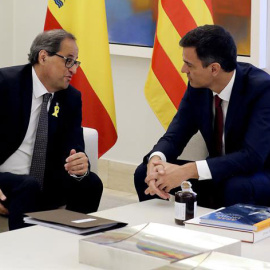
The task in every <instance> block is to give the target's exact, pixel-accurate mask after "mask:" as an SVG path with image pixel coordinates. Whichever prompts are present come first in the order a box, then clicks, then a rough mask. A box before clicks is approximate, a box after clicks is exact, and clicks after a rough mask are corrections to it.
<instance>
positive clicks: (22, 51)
mask: <svg viewBox="0 0 270 270" xmlns="http://www.w3.org/2000/svg"><path fill="white" fill-rule="evenodd" d="M46 8H47V1H45V0H43V1H40V0H39V1H38V0H0V31H1V32H0V33H1V35H0V44H1V50H0V67H3V66H8V65H17V64H24V63H26V62H27V54H28V51H29V48H30V45H31V42H32V41H33V39H34V37H35V36H36V35H37V34H38V33H39V32H41V31H42V30H43V26H44V20H45V15H46ZM268 9H269V12H268V13H270V7H268ZM268 25H269V27H268V29H270V22H268ZM268 44H270V34H269V36H268ZM268 48H269V46H268ZM111 60H112V73H113V82H114V93H115V105H116V116H117V127H118V141H117V143H116V144H115V146H114V147H113V148H112V149H111V150H110V151H108V152H107V153H106V154H105V155H104V156H103V158H104V159H109V160H114V161H119V162H124V163H130V164H138V163H140V162H141V161H142V157H143V155H144V154H146V153H147V151H149V150H150V149H151V148H152V146H153V145H154V144H155V143H156V141H157V139H158V138H159V137H160V136H161V135H162V134H163V133H164V130H163V128H162V126H161V125H160V123H159V122H158V120H157V118H156V117H155V115H154V113H153V112H152V111H151V109H150V107H149V106H148V104H147V101H146V99H145V97H144V92H143V91H144V83H145V80H146V77H147V73H148V69H149V65H150V59H148V58H137V57H129V56H117V55H112V57H111ZM269 67H270V53H269V51H268V70H270V68H269ZM201 143H202V141H201V139H200V137H199V138H198V137H197V138H195V140H193V141H192V142H191V144H190V146H189V149H188V150H187V151H185V155H184V158H187V159H199V158H203V157H204V156H205V154H206V153H205V149H201V147H200V146H199V145H200V144H201ZM198 149H201V151H199V152H198V151H197V150H198ZM195 153H196V154H195Z"/></svg>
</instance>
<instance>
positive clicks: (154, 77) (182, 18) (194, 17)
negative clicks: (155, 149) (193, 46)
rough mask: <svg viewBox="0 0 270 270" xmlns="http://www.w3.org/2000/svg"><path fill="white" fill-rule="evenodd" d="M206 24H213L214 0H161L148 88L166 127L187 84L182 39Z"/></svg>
mask: <svg viewBox="0 0 270 270" xmlns="http://www.w3.org/2000/svg"><path fill="white" fill-rule="evenodd" d="M204 24H213V18H212V5H211V0H173V1H172V0H159V3H158V22H157V30H156V36H155V44H154V50H153V55H152V62H151V67H150V70H149V74H148V78H147V81H146V85H145V90H144V91H145V96H146V98H147V100H148V103H149V105H150V107H151V108H152V110H153V111H154V113H155V114H156V116H157V118H158V119H159V121H160V122H161V124H162V126H163V127H164V128H165V129H167V128H168V126H169V124H170V122H171V121H172V118H173V116H174V115H175V114H176V111H177V108H178V106H179V104H180V101H181V99H182V97H183V95H184V92H185V89H186V85H187V77H186V76H185V74H182V73H181V67H182V65H183V60H182V48H181V47H180V46H179V41H180V39H181V37H183V36H184V35H185V34H186V33H187V32H188V31H189V30H191V29H194V28H196V27H197V26H200V25H204Z"/></svg>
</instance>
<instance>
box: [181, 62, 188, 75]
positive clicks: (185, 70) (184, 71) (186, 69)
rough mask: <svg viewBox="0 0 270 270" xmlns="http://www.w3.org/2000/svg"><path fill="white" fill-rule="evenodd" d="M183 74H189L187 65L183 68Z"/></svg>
mask: <svg viewBox="0 0 270 270" xmlns="http://www.w3.org/2000/svg"><path fill="white" fill-rule="evenodd" d="M181 72H182V73H188V68H187V64H186V63H184V64H183V66H182V68H181Z"/></svg>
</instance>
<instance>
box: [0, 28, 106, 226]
mask: <svg viewBox="0 0 270 270" xmlns="http://www.w3.org/2000/svg"><path fill="white" fill-rule="evenodd" d="M77 58H78V47H77V45H76V39H75V37H74V36H73V35H72V34H70V33H68V32H66V31H64V30H52V31H47V32H43V33H41V34H39V35H38V36H37V37H36V39H35V40H34V41H33V44H32V46H31V49H30V54H29V62H30V64H27V65H24V66H16V67H9V68H3V69H0V96H1V98H0V119H1V129H0V149H1V151H0V213H1V214H8V215H9V228H10V229H17V228H21V227H24V226H25V224H24V222H23V213H25V212H30V211H36V210H47V209H54V208H57V207H60V206H63V205H66V208H67V209H69V210H73V211H77V212H83V213H89V212H93V211H96V210H97V209H98V205H99V202H100V198H101V195H102V189H103V187H102V183H101V181H100V179H99V177H98V176H97V175H96V174H94V173H92V172H91V171H90V164H89V161H88V157H87V156H86V154H85V153H84V141H83V133H82V128H81V120H82V111H81V107H82V104H81V94H80V92H79V91H78V90H76V89H75V88H73V87H72V86H70V85H69V84H70V81H71V79H72V76H73V75H75V73H76V71H77V68H78V67H79V65H80V62H79V61H77V60H76V59H77ZM48 93H50V94H52V96H51V98H50V100H49V103H48V105H46V106H47V111H46V109H45V114H46V113H47V112H48V120H47V123H48V128H47V130H48V136H46V138H47V144H46V146H45V147H46V149H47V150H46V156H45V158H44V160H45V161H46V163H45V172H43V175H44V177H43V182H42V184H41V183H39V182H38V181H37V179H36V177H35V176H33V175H32V173H31V170H30V168H31V169H32V167H31V162H32V156H33V151H34V144H35V140H36V137H38V135H37V136H36V134H37V126H38V122H39V115H40V112H41V106H42V102H43V96H44V95H45V94H48ZM45 141H46V140H45ZM38 163H42V160H40V161H38ZM38 165H39V164H38ZM38 165H36V167H38ZM34 169H35V168H34Z"/></svg>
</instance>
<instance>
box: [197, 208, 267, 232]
mask: <svg viewBox="0 0 270 270" xmlns="http://www.w3.org/2000/svg"><path fill="white" fill-rule="evenodd" d="M200 223H201V224H207V225H214V226H217V227H227V228H235V229H240V230H247V231H254V232H256V231H261V230H263V229H265V228H268V227H270V207H267V206H259V205H251V204H241V203H238V204H235V205H232V206H229V207H223V208H220V209H218V210H216V211H214V212H211V213H209V214H207V215H204V216H201V217H200Z"/></svg>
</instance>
